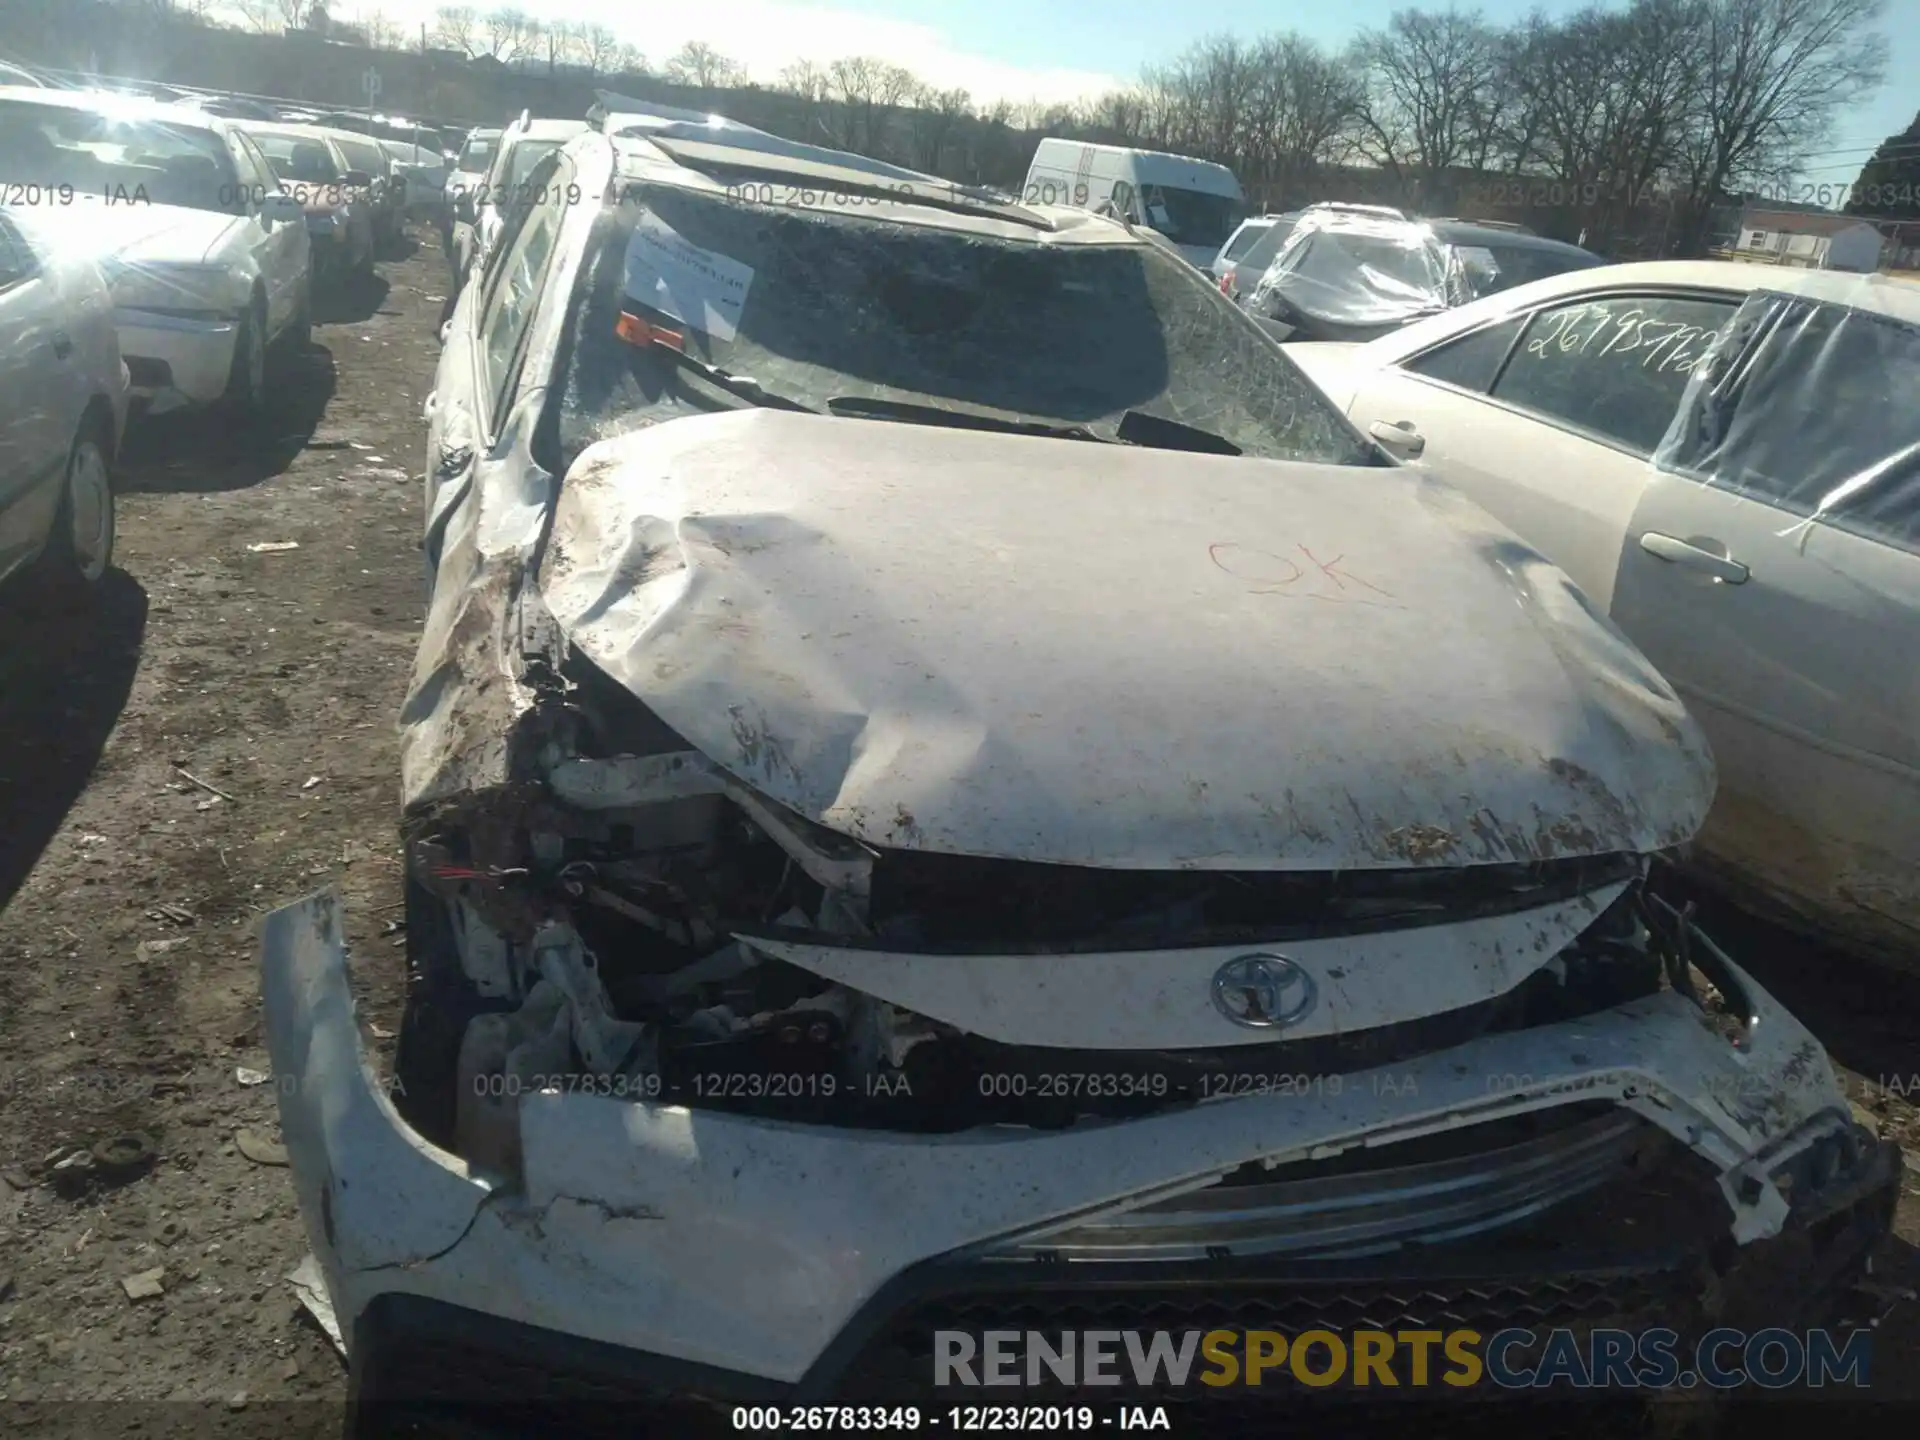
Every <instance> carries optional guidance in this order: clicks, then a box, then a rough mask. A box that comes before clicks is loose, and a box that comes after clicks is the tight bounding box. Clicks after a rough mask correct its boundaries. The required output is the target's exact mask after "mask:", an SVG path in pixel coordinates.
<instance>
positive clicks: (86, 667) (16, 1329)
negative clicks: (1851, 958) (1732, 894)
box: [0, 231, 1920, 1440]
mask: <svg viewBox="0 0 1920 1440" xmlns="http://www.w3.org/2000/svg"><path fill="white" fill-rule="evenodd" d="M381 272H382V273H381V278H380V279H379V280H378V281H376V282H374V283H372V284H370V285H368V286H367V287H365V289H364V290H363V291H362V292H360V293H357V294H354V295H351V296H339V297H335V298H334V299H333V300H332V301H331V302H330V304H328V305H323V306H322V307H321V309H320V312H319V319H320V320H321V321H322V323H321V324H320V325H319V327H318V329H317V330H316V332H315V340H314V344H313V346H312V347H311V348H310V349H309V350H308V351H307V352H306V353H305V354H304V355H302V356H299V357H295V358H292V359H289V360H288V361H286V362H285V373H286V376H287V382H286V383H285V384H284V385H283V386H282V387H281V389H280V392H279V393H280V395H281V397H282V398H281V400H280V402H279V403H280V410H279V413H278V414H277V416H276V417H275V424H274V425H273V426H271V427H269V430H268V434H269V436H271V437H273V438H272V439H271V440H270V442H269V443H266V444H261V443H259V442H257V441H253V442H249V441H248V440H246V439H244V438H243V437H240V436H237V435H235V434H233V433H231V432H230V431H229V430H225V429H223V428H222V427H220V426H219V425H217V424H213V423H209V422H207V421H205V420H198V421H196V420H172V421H161V422H154V423H151V424H148V425H145V426H143V427H140V428H139V429H137V430H136V431H135V432H134V433H133V434H131V435H130V437H129V444H128V452H129V453H128V456H127V458H126V462H125V464H124V465H123V467H122V468H123V479H124V481H125V484H126V487H127V490H128V493H127V494H126V495H125V496H124V498H123V501H122V508H121V512H120V515H121V519H120V525H121V531H120V553H119V563H120V566H121V570H120V571H119V572H118V573H116V574H115V575H114V576H112V577H111V581H110V584H109V589H108V593H107V595H106V596H105V597H104V603H103V605H102V606H101V607H100V610H99V613H98V614H97V615H95V616H93V617H91V618H88V619H81V618H77V617H45V616H38V615H34V614H31V613H27V612H23V611H15V610H9V611H7V612H5V613H0V814H3V815H4V816H5V824H4V826H0V905H4V907H5V908H4V912H0V1114H3V1115H4V1117H5V1120H4V1124H0V1176H4V1178H0V1400H7V1401H11V1402H15V1403H14V1404H13V1405H11V1406H9V1411H10V1412H11V1418H10V1419H8V1420H6V1421H4V1422H0V1430H4V1429H14V1428H18V1429H20V1430H22V1431H25V1432H29V1433H36V1434H47V1433H52V1432H54V1431H61V1432H71V1433H121V1432H128V1433H131V1431H132V1430H135V1429H137V1430H139V1431H140V1433H142V1434H143V1435H146V1436H152V1435H154V1434H157V1433H165V1432H167V1431H168V1430H169V1429H170V1428H180V1427H184V1428H183V1429H182V1433H205V1432H206V1431H207V1430H208V1429H212V1428H219V1429H221V1430H223V1431H226V1432H229V1433H252V1434H259V1435H263V1436H265V1435H269V1434H270V1435H272V1436H273V1437H275V1440H290V1437H293V1436H296V1435H299V1436H304V1435H306V1434H315V1435H318V1434H323V1433H324V1434H337V1433H338V1425H339V1412H338V1409H337V1403H338V1401H339V1400H340V1398H341V1397H342V1395H343V1393H344V1385H345V1380H344V1370H343V1367H342V1364H341V1362H340V1360H339V1358H338V1356H337V1355H336V1353H335V1352H334V1350H333V1348H332V1347H331V1345H330V1344H329V1343H328V1342H327V1341H326V1340H325V1339H324V1338H323V1337H322V1336H321V1334H320V1333H319V1331H318V1330H317V1328H316V1327H315V1326H314V1325H312V1323H311V1322H310V1321H309V1320H308V1319H307V1318H306V1317H305V1315H304V1313H303V1312H302V1311H301V1310H300V1308H299V1307H298V1305H297V1303H296V1301H295V1299H294V1296H293V1294H292V1291H291V1289H290V1287H289V1286H288V1285H287V1284H286V1282H285V1279H284V1277H285V1276H286V1274H287V1272H288V1271H289V1270H290V1269H291V1268H292V1267H293V1266H294V1265H295V1264H296V1263H297V1262H298V1261H299V1259H300V1258H301V1256H302V1255H303V1254H304V1253H305V1251H306V1240H305V1237H304V1233H303V1230H302V1227H301V1223H300V1219H299V1215H298V1212H297V1209H296V1206H295V1202H294V1197H293V1192H292V1189H291V1187H290V1185H289V1183H288V1177H287V1172H286V1170H285V1169H284V1168H283V1167H282V1166H280V1165H278V1164H276V1163H273V1162H275V1161H276V1160H278V1159H280V1158H281V1157H280V1156H277V1155H276V1154H275V1153H274V1147H275V1144H276V1142H277V1139H278V1130H277V1124H276V1119H275V1112H274V1102H273V1096H272V1086H271V1085H270V1084H257V1083H252V1084H250V1083H247V1082H248V1081H250V1080H253V1079H254V1078H255V1077H254V1075H252V1074H248V1073H246V1072H260V1073H264V1072H265V1070H266V1068H267V1057H266V1054H265V1051H264V1049H263V1048H262V1045H261V1037H260V1025H259V1013H258V986H257V955H256V949H255V946H256V934H257V928H258V926H257V922H258V919H259V917H260V915H261V914H262V913H263V912H264V911H265V910H267V909H270V908H272V907H273V906H275V905H277V904H280V903H283V902H285V901H288V900H291V899H295V898H297V897H299V896H300V895H302V894H305V893H307V892H310V891H312V890H314V889H316V888H319V887H322V886H325V885H328V884H333V885H337V886H338V887H340V889H341V891H342V894H343V896H344V898H345V901H346V905H347V913H348V915H349V923H350V940H351V943H352V947H353V953H354V956H355V959H356V962H357V964H356V983H357V984H359V985H361V986H362V987H364V990H363V995H362V1011H361V1013H362V1019H363V1024H364V1027H365V1033H366V1034H367V1036H368V1040H369V1043H370V1045H372V1046H373V1047H374V1048H375V1049H376V1050H385V1049H387V1048H390V1036H391V1033H392V1031H393V1030H394V1028H395V1027H396V1024H397V1020H398V1007H399V998H400V982H401V978H402V977H401V970H402V946H403V944H404V939H403V937H401V936H399V935H397V934H394V933H390V932H392V931H393V930H394V929H395V928H397V920H398V916H399V913H400V912H399V904H400V888H399V879H400V870H399V857H398V846H397V842H396V834H395V819H396V796H397V789H398V761H397V746H396V739H395V733H394V717H395V715H396V713H397V710H398V706H399V703H400V699H401V696H402V693H403V691H404V687H405V680H406V675H407V671H408V667H409V665H410V663H411V659H412V655H413V650H414V645H415V642H416V638H417V634H418V628H419V625H420V621H421V616H422V610H423V604H424V598H425V597H424V574H423V569H422V563H421V559H420V555H419V551H418V548H417V537H418V534H419V530H420V518H421V517H420V500H421V487H420V483H419V465H420V463H421V455H422V441H423V433H424V427H423V424H422V422H421V419H420V406H421V402H422V400H423V399H424V398H425V395H426V393H427V390H428V389H429V387H430V385H431V381H432V373H433V366H434V363H435V359H436V357H437V354H438V348H437V343H436V339H435V330H436V327H437V325H438V323H439V319H440V314H441V309H442V303H443V301H444V298H445V294H446V282H447V274H446V266H445V262H444V260H443V258H442V257H441V255H440V252H439V246H438V241H437V239H435V238H433V237H432V236H431V234H430V233H429V232H426V231H422V232H420V233H419V235H418V237H417V238H416V240H415V241H414V242H412V247H411V253H410V254H408V255H406V256H405V257H403V258H399V259H396V260H393V261H391V262H389V263H387V264H385V265H383V266H382V267H381ZM287 541H292V542H295V543H296V544H297V546H298V548H297V549H292V550H273V551H255V550H252V549H250V548H249V547H252V546H258V545H261V544H274V543H279V542H287ZM188 776H191V777H193V778H192V779H188V778H186V777H188ZM1715 924H1716V927H1719V928H1720V933H1722V934H1723V935H1724V936H1725V938H1726V940H1727V942H1728V944H1729V948H1730V949H1732V950H1733V953H1734V954H1735V955H1736V956H1738V957H1739V958H1741V959H1742V960H1743V962H1745V963H1747V964H1749V965H1750V966H1751V967H1752V968H1754V969H1755V970H1757V971H1758V972H1760V973H1761V975H1762V978H1763V979H1764V980H1765V981H1766V982H1767V983H1769V984H1770V985H1771V986H1773V987H1775V988H1776V990H1777V992H1778V993H1780V994H1781V995H1782V997H1783V998H1785V999H1787V1000H1788V1001H1789V1003H1791V1004H1793V1005H1795V1006H1796V1007H1797V1008H1799V1009H1800V1011H1801V1013H1802V1014H1803V1015H1804V1017H1805V1018H1806V1019H1807V1020H1808V1021H1809V1022H1810V1023H1811V1024H1813V1026H1814V1028H1815V1029H1816V1030H1817V1031H1818V1032H1819V1033H1820V1034H1821V1035H1822V1037H1823V1038H1824V1039H1825V1041H1826V1042H1827V1044H1828V1045H1829V1046H1830V1047H1831V1049H1832V1050H1833V1053H1834V1055H1835V1057H1836V1058H1837V1060H1838V1061H1840V1062H1841V1063H1842V1064H1843V1065H1845V1066H1846V1067H1847V1069H1848V1072H1849V1082H1850V1085H1851V1088H1852V1090H1853V1093H1854V1098H1855V1100H1856V1103H1857V1106H1858V1108H1859V1109H1860V1112H1861V1113H1862V1114H1863V1115H1865V1116H1867V1117H1869V1118H1871V1119H1872V1120H1873V1121H1874V1123H1876V1124H1878V1125H1879V1126H1880V1127H1881V1128H1882V1130H1883V1132H1884V1133H1886V1134H1889V1135H1892V1136H1895V1137H1897V1138H1899V1139H1900V1140H1901V1142H1902V1144H1903V1145H1904V1146H1905V1148H1906V1150H1907V1153H1908V1156H1909V1159H1908V1184H1907V1192H1906V1197H1905V1200H1904V1202H1903V1206H1902V1209H1901V1214H1900V1224H1899V1234H1900V1237H1901V1238H1899V1239H1897V1240H1895V1241H1893V1242H1891V1243H1890V1245H1889V1247H1888V1249H1887V1251H1886V1253H1885V1254H1884V1255H1883V1256H1881V1257H1880V1260H1879V1264H1878V1273H1877V1277H1876V1280H1875V1282H1874V1286H1875V1288H1873V1289H1871V1290H1870V1291H1869V1292H1868V1293H1866V1294H1864V1295H1862V1296H1860V1297H1858V1299H1859V1306H1860V1307H1861V1308H1863V1310H1865V1311H1867V1312H1875V1311H1876V1308H1877V1310H1878V1311H1885V1312H1888V1313H1887V1315H1886V1318H1885V1319H1884V1321H1883V1323H1882V1325H1881V1330H1880V1337H1881V1338H1880V1341H1879V1343H1878V1345H1877V1347H1876V1349H1877V1353H1876V1361H1875V1388H1876V1390H1880V1391H1887V1390H1891V1391H1895V1392H1899V1393H1904V1394H1906V1395H1907V1396H1909V1397H1912V1396H1915V1395H1920V1364H1916V1363H1915V1361H1916V1358H1920V1324H1917V1323H1916V1306H1914V1305H1913V1304H1911V1303H1908V1304H1905V1305H1900V1304H1897V1303H1895V1300H1894V1297H1895V1295H1896V1294H1897V1293H1898V1291H1899V1289H1900V1287H1902V1286H1911V1285H1913V1284H1914V1283H1915V1281H1916V1270H1917V1269H1920V1267H1916V1264H1915V1256H1916V1251H1915V1248H1914V1242H1916V1241H1920V1110H1917V1109H1916V1101H1920V993H1916V990H1917V989H1920V987H1916V986H1915V985H1913V984H1912V983H1903V982H1900V981H1897V980H1896V979H1894V978H1891V977H1888V976H1885V975H1880V974H1876V973H1875V972H1872V971H1870V970H1867V969H1864V968H1863V967H1861V966H1858V965H1854V964H1850V963H1847V962H1844V961H1841V960H1837V959H1835V958H1834V957H1831V956H1827V955H1824V954H1822V953H1821V952H1819V951H1817V950H1815V949H1813V948H1811V947H1809V946H1807V945H1805V944H1803V943H1801V942H1798V941H1795V940H1793V939H1791V938H1789V937H1787V936H1784V935H1781V934H1780V933H1778V932H1775V931H1771V930H1768V929H1766V928H1765V927H1762V926H1759V925H1757V924H1754V923H1753V922H1751V921H1747V920H1745V919H1743V918H1742V917H1738V916H1733V917H1718V918H1716V921H1715ZM123 1136H141V1137H145V1140H146V1141H150V1142H151V1148H152V1154H151V1157H150V1158H145V1157H143V1156H142V1155H141V1153H140V1152H139V1151H138V1150H137V1149H136V1150H135V1151H134V1152H132V1154H131V1157H130V1158H131V1159H132V1161H133V1163H132V1164H131V1166H130V1167H127V1168H124V1169H122V1168H117V1166H116V1164H115V1163H114V1162H115V1159H116V1157H115V1154H114V1152H113V1151H112V1150H110V1149H108V1150H105V1151H104V1152H103V1154H104V1159H93V1158H92V1149H93V1147H101V1146H105V1145H107V1144H108V1143H109V1142H113V1141H115V1139H116V1137H123ZM139 1143H140V1142H138V1141H136V1142H135V1144H136V1146H137V1145H138V1144H139ZM76 1150H80V1151H86V1152H88V1157H89V1158H88V1159H87V1160H84V1161H82V1162H70V1163H68V1164H67V1166H66V1167H65V1168H64V1169H62V1168H59V1165H58V1162H59V1161H60V1160H61V1159H63V1158H64V1157H66V1156H68V1155H70V1154H72V1153H73V1152H75V1151H76ZM50 1167H51V1168H50ZM155 1272H157V1273H155ZM136 1277H138V1278H136ZM129 1282H133V1283H132V1293H130V1291H129V1288H128V1287H129ZM134 1400H146V1401H153V1400H172V1401H176V1402H181V1401H186V1402H195V1403H194V1404H192V1405H177V1406H175V1407H172V1408H167V1407H161V1408H159V1409H155V1408H154V1407H152V1406H148V1407H144V1408H142V1407H136V1406H132V1405H127V1404H124V1403H122V1404H120V1405H117V1406H111V1405H110V1406H97V1407H93V1408H87V1407H81V1406H75V1405H73V1404H72V1403H71V1402H74V1401H114V1402H127V1401H134ZM23 1401H29V1402H57V1403H51V1404H49V1405H47V1406H46V1407H45V1408H39V1409H36V1408H34V1407H33V1406H21V1405H20V1404H19V1403H18V1402H23ZM291 1402H299V1403H291ZM170 1422H171V1424H170ZM216 1422H217V1425H216Z"/></svg>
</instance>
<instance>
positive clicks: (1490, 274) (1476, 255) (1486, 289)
mask: <svg viewBox="0 0 1920 1440" xmlns="http://www.w3.org/2000/svg"><path fill="white" fill-rule="evenodd" d="M1455 248H1456V249H1458V250H1459V251H1460V253H1461V255H1462V258H1463V259H1464V261H1465V262H1466V269H1467V271H1468V274H1469V279H1470V283H1471V287H1472V293H1473V295H1474V296H1475V297H1476V298H1477V297H1479V296H1482V295H1497V294H1499V293H1500V292H1501V291H1502V290H1511V289H1513V288H1514V287H1515V286H1518V285H1526V284H1530V283H1531V282H1533V281H1535V280H1545V279H1546V278H1547V277H1548V276H1550V275H1561V274H1564V273H1566V272H1567V271H1569V270H1586V269H1590V268H1592V267H1593V266H1595V265H1601V264H1604V263H1606V262H1605V261H1603V260H1602V259H1601V258H1600V257H1599V256H1598V255H1582V254H1580V253H1579V252H1578V251H1567V250H1554V249H1550V248H1548V247H1547V246H1544V245H1465V246H1458V247H1455Z"/></svg>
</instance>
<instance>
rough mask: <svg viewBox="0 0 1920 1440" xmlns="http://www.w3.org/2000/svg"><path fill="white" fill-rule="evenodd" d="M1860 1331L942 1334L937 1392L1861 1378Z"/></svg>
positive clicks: (1668, 1384)
mask: <svg viewBox="0 0 1920 1440" xmlns="http://www.w3.org/2000/svg"><path fill="white" fill-rule="evenodd" d="M1871 1359H1872V1336H1871V1334H1870V1332H1868V1331H1865V1330H1858V1331H1853V1332H1850V1333H1847V1334H1845V1335H1836V1334H1834V1333H1833V1332H1830V1331H1826V1330H1809V1331H1805V1332H1800V1331H1793V1330H1777V1329H1776V1330H1755V1331H1743V1330H1726V1329H1722V1330H1710V1331H1708V1332H1707V1333H1706V1334H1704V1335H1702V1336H1700V1337H1699V1339H1698V1340H1697V1341H1690V1340H1685V1339H1683V1338H1682V1337H1681V1335H1680V1334H1679V1332H1678V1331H1674V1330H1666V1329H1651V1330H1640V1331H1632V1330H1610V1329H1595V1330H1590V1331H1585V1332H1577V1331H1572V1330H1565V1329H1557V1330H1546V1331H1537V1330H1527V1329H1520V1328H1514V1329H1508V1330H1496V1331H1493V1332H1491V1333H1490V1334H1483V1333H1482V1332H1480V1331H1478V1330H1353V1331H1346V1332H1338V1333H1337V1332H1335V1331H1332V1330H1306V1331H1302V1332H1301V1333H1299V1334H1298V1335H1294V1336H1288V1335H1285V1334H1282V1333H1281V1332H1279V1331H1277V1330H1205V1331H1202V1330H1080V1331H1056V1332H1051V1333H1049V1332H1042V1331H1037V1330H1026V1331H1021V1330H987V1331H983V1332H973V1331H962V1330H940V1331H936V1332H934V1361H933V1383H934V1385H935V1386H936V1387H938V1388H941V1389H952V1388H962V1389H966V1388H979V1387H1000V1386H1007V1387H1014V1386H1042V1385H1048V1386H1055V1385H1066V1386H1072V1387H1076V1388H1077V1387H1083V1386H1090V1387H1118V1386H1130V1387H1135V1388H1139V1389H1148V1388H1153V1387H1160V1386H1170V1387H1173V1388H1176V1389H1177V1388H1182V1387H1187V1386H1193V1385H1205V1386H1212V1387H1214V1388H1225V1387H1229V1386H1231V1387H1242V1388H1244V1387H1257V1386H1261V1385H1289V1384H1297V1385H1308V1386H1333V1385H1346V1386H1352V1387H1361V1388H1365V1387H1377V1388H1387V1387H1411V1388H1415V1389H1419V1388H1434V1387H1439V1388H1453V1389H1464V1388H1468V1387H1472V1386H1484V1385H1494V1386H1499V1387H1501V1388H1504V1389H1549V1388H1556V1387H1559V1388H1569V1389H1576V1390H1593V1389H1668V1388H1674V1387H1680V1388H1691V1387H1694V1386H1708V1387H1711V1388H1713V1389H1719V1390H1731V1389H1736V1388H1739V1387H1742V1386H1748V1385H1752V1386H1758V1387H1760V1388H1762V1389H1770V1390H1771V1389H1782V1388H1785V1387H1787V1386H1793V1385H1803V1384H1804V1385H1809V1386H1816V1387H1818V1386H1847V1387H1852V1388H1857V1389H1864V1388H1866V1387H1867V1385H1868V1384H1869V1371H1870V1364H1869V1362H1870V1361H1871Z"/></svg>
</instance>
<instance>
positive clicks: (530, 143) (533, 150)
mask: <svg viewBox="0 0 1920 1440" xmlns="http://www.w3.org/2000/svg"><path fill="white" fill-rule="evenodd" d="M560 145H561V142H560V141H558V140H522V141H521V142H520V143H519V144H518V145H516V146H514V147H513V153H512V154H511V155H509V156H507V178H506V184H507V188H508V189H512V188H513V187H515V186H517V185H524V184H526V183H527V177H528V176H530V175H532V174H533V170H534V167H535V166H536V165H538V164H539V163H540V162H541V161H542V160H544V159H546V158H547V156H549V155H551V154H553V152H554V151H556V150H558V149H559V148H560Z"/></svg>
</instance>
